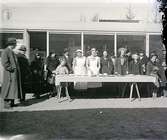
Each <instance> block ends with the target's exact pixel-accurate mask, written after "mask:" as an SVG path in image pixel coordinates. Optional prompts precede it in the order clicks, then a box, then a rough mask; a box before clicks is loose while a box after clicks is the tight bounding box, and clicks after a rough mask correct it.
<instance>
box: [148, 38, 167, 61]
mask: <svg viewBox="0 0 167 140" xmlns="http://www.w3.org/2000/svg"><path fill="white" fill-rule="evenodd" d="M149 46H150V53H152V52H155V53H156V54H157V55H158V57H159V59H160V61H161V62H162V60H163V57H165V56H164V55H163V44H162V41H161V36H160V35H150V36H149Z"/></svg>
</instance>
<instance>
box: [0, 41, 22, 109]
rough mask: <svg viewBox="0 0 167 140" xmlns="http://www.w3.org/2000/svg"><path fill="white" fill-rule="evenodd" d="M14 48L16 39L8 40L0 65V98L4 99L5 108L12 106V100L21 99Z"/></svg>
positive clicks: (18, 72)
mask: <svg viewBox="0 0 167 140" xmlns="http://www.w3.org/2000/svg"><path fill="white" fill-rule="evenodd" d="M15 47H16V39H15V38H8V42H7V47H6V48H5V49H4V51H3V52H2V56H1V61H2V62H1V63H2V66H3V69H4V71H3V83H2V89H1V98H2V99H4V102H5V108H10V107H13V106H14V100H15V99H18V98H22V97H21V96H22V90H21V82H20V69H19V65H18V62H17V57H16V55H15V54H14V52H13V49H14V48H15Z"/></svg>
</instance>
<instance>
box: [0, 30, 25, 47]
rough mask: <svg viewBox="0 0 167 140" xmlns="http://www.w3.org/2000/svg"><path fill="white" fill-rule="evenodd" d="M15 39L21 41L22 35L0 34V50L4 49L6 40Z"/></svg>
mask: <svg viewBox="0 0 167 140" xmlns="http://www.w3.org/2000/svg"><path fill="white" fill-rule="evenodd" d="M11 37H12V38H16V39H17V40H22V39H23V34H22V33H0V49H4V48H5V45H6V43H7V40H8V38H11Z"/></svg>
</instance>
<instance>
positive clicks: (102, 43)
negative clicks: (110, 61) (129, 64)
mask: <svg viewBox="0 0 167 140" xmlns="http://www.w3.org/2000/svg"><path fill="white" fill-rule="evenodd" d="M91 48H96V49H97V50H98V52H99V53H98V55H99V56H101V55H102V52H103V51H104V50H107V51H108V53H109V55H114V35H84V53H85V55H87V56H88V55H89V50H90V49H91Z"/></svg>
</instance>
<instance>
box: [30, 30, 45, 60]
mask: <svg viewBox="0 0 167 140" xmlns="http://www.w3.org/2000/svg"><path fill="white" fill-rule="evenodd" d="M30 49H31V51H30V59H33V58H32V56H31V55H34V53H36V51H35V50H38V51H37V52H38V53H39V54H40V56H42V57H43V58H44V57H46V32H30Z"/></svg>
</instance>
